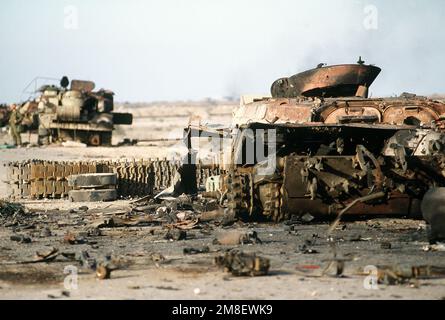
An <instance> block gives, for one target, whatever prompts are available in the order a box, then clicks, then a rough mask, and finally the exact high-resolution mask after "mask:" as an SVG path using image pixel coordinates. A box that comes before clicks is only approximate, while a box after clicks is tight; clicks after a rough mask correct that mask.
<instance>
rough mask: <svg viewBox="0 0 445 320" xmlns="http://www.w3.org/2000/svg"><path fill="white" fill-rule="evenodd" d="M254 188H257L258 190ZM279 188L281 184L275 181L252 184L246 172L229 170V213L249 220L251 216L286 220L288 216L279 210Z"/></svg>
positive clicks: (278, 220)
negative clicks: (257, 196) (256, 195)
mask: <svg viewBox="0 0 445 320" xmlns="http://www.w3.org/2000/svg"><path fill="white" fill-rule="evenodd" d="M254 188H258V192H255V191H254ZM281 188H282V184H281V183H277V182H268V183H265V184H262V185H260V186H253V184H252V179H251V177H250V176H249V175H248V174H240V173H234V172H231V173H230V174H229V180H228V194H227V198H228V207H229V210H230V212H229V213H230V214H231V215H232V216H234V217H237V218H240V219H242V220H250V219H252V217H253V216H255V217H260V218H263V219H265V220H269V221H274V222H280V221H283V220H286V219H288V218H289V217H288V215H286V214H285V213H284V212H283V211H282V210H281V207H282V196H281V194H282V191H281ZM255 194H258V195H259V197H260V198H259V199H257V198H256V197H255V196H254V195H255Z"/></svg>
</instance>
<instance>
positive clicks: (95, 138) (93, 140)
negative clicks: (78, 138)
mask: <svg viewBox="0 0 445 320" xmlns="http://www.w3.org/2000/svg"><path fill="white" fill-rule="evenodd" d="M101 143H102V139H101V135H100V134H99V133H95V134H91V135H90V136H89V137H88V144H89V145H90V146H93V147H98V146H100V145H101Z"/></svg>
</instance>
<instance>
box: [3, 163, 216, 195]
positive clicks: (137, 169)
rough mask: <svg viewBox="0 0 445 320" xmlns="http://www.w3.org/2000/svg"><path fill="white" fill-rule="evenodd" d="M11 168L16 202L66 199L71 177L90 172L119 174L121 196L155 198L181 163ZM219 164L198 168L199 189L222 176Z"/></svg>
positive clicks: (20, 165) (25, 165) (18, 165)
mask: <svg viewBox="0 0 445 320" xmlns="http://www.w3.org/2000/svg"><path fill="white" fill-rule="evenodd" d="M6 166H7V172H8V173H7V179H8V186H9V194H10V197H11V198H13V199H63V198H66V197H68V192H69V191H70V190H72V187H70V186H69V185H68V180H67V178H68V176H70V175H75V174H86V173H116V174H117V176H118V181H117V192H118V195H119V197H124V198H128V197H137V196H146V195H153V194H155V193H157V192H159V191H161V190H164V189H166V188H168V187H169V186H170V185H171V184H172V182H173V178H174V176H175V173H176V172H177V170H178V168H179V167H180V166H181V161H179V160H178V161H176V160H167V159H158V158H156V159H149V160H142V159H141V160H118V161H63V162H61V161H43V160H27V161H21V162H10V163H8V164H6ZM220 172H221V170H220V169H219V167H218V166H216V165H202V164H201V163H199V164H198V165H197V170H196V175H197V183H198V187H200V186H203V185H205V181H206V180H207V178H208V177H210V176H212V175H218V174H220Z"/></svg>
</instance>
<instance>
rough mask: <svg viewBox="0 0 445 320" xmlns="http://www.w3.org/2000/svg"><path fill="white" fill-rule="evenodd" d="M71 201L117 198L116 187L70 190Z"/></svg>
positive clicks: (96, 200)
mask: <svg viewBox="0 0 445 320" xmlns="http://www.w3.org/2000/svg"><path fill="white" fill-rule="evenodd" d="M68 197H69V199H70V201H71V202H101V201H114V200H116V199H117V191H116V189H101V190H71V191H69V192H68Z"/></svg>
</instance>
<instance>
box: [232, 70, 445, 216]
mask: <svg viewBox="0 0 445 320" xmlns="http://www.w3.org/2000/svg"><path fill="white" fill-rule="evenodd" d="M379 73H380V68H377V67H374V66H367V65H364V64H363V63H360V64H357V65H339V66H331V67H320V68H317V69H313V70H309V71H306V72H303V73H300V74H298V75H295V76H293V77H290V78H283V79H284V80H283V79H280V80H278V81H276V82H275V83H274V84H273V85H272V97H271V98H260V99H254V100H253V101H252V102H249V103H244V104H241V105H240V108H239V109H238V110H236V111H235V112H234V121H233V126H234V127H235V128H237V130H236V131H235V132H234V133H233V136H234V138H233V143H232V150H231V154H232V160H231V163H230V165H229V166H228V168H229V169H228V172H229V174H228V179H227V180H228V199H229V207H230V210H231V212H232V214H233V215H236V216H239V217H242V218H244V219H258V218H261V217H262V218H266V219H270V220H273V221H281V220H283V219H286V218H288V217H290V216H291V215H298V216H302V215H304V214H305V213H310V214H311V215H313V216H320V215H323V216H326V215H334V216H336V215H338V214H339V213H340V212H341V213H342V214H353V215H376V214H385V215H392V214H395V215H405V216H419V217H420V216H421V207H420V203H421V201H422V199H423V197H424V195H425V193H426V192H428V190H429V189H431V188H433V187H444V186H445V130H444V129H445V104H444V103H442V102H439V101H435V100H430V99H427V98H424V97H418V96H416V95H414V94H403V95H402V96H400V97H397V98H373V99H369V98H367V88H368V87H369V86H370V85H371V83H372V82H373V81H374V80H375V78H376V77H377V75H378V74H379Z"/></svg>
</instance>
